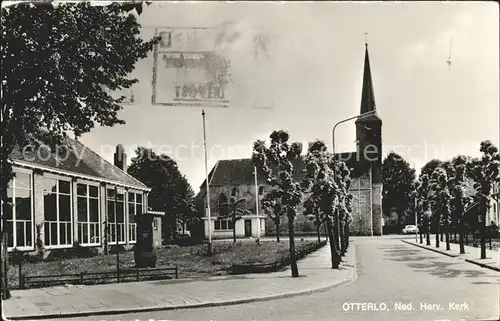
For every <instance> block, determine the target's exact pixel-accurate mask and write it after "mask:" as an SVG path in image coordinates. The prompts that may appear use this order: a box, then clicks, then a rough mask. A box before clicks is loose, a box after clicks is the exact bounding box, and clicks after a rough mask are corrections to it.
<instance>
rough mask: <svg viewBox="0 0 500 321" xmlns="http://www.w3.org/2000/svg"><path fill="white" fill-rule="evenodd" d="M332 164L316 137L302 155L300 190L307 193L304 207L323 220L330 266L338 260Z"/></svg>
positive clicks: (335, 192) (337, 262) (336, 191)
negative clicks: (304, 165)
mask: <svg viewBox="0 0 500 321" xmlns="http://www.w3.org/2000/svg"><path fill="white" fill-rule="evenodd" d="M334 165H335V164H334V158H333V155H332V154H331V153H328V151H327V148H326V146H325V144H324V143H323V142H322V141H319V140H318V141H315V142H314V143H313V144H311V146H310V147H309V150H308V153H307V156H306V176H305V177H304V180H303V181H302V188H303V191H305V192H306V193H308V199H307V202H306V206H307V207H309V208H307V210H308V211H316V215H317V217H318V218H317V219H318V221H320V222H326V226H327V230H328V238H329V241H330V254H331V261H332V269H336V268H338V266H339V263H340V260H341V256H340V248H339V244H338V238H337V240H336V239H335V233H334V231H335V228H337V226H338V225H336V224H338V222H335V221H336V218H335V211H336V209H337V203H338V202H339V194H340V193H339V187H338V186H337V184H336V180H335V173H334V171H333V166H334Z"/></svg>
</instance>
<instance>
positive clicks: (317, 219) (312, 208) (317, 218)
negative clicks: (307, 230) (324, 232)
mask: <svg viewBox="0 0 500 321" xmlns="http://www.w3.org/2000/svg"><path fill="white" fill-rule="evenodd" d="M304 216H306V217H308V218H309V217H312V218H313V220H314V227H315V228H316V235H317V236H318V242H321V233H320V229H321V224H322V223H323V222H322V220H321V215H320V211H319V209H318V206H317V204H316V202H314V200H313V199H312V198H311V197H310V196H309V198H307V197H306V200H305V201H304Z"/></svg>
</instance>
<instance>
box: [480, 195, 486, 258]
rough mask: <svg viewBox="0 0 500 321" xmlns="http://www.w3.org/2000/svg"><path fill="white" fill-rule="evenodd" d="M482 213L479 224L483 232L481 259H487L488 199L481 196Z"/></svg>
mask: <svg viewBox="0 0 500 321" xmlns="http://www.w3.org/2000/svg"><path fill="white" fill-rule="evenodd" d="M479 208H480V211H481V212H480V213H479V215H480V216H481V222H480V224H479V228H480V232H481V259H482V260H484V259H486V200H485V199H484V197H481V201H480V207H479Z"/></svg>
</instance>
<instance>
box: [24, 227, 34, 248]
mask: <svg viewBox="0 0 500 321" xmlns="http://www.w3.org/2000/svg"><path fill="white" fill-rule="evenodd" d="M25 233H26V246H33V223H31V222H26V232H25Z"/></svg>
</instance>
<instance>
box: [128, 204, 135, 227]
mask: <svg viewBox="0 0 500 321" xmlns="http://www.w3.org/2000/svg"><path fill="white" fill-rule="evenodd" d="M134 215H135V205H134V204H128V220H129V222H130V223H133V222H135V221H134Z"/></svg>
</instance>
